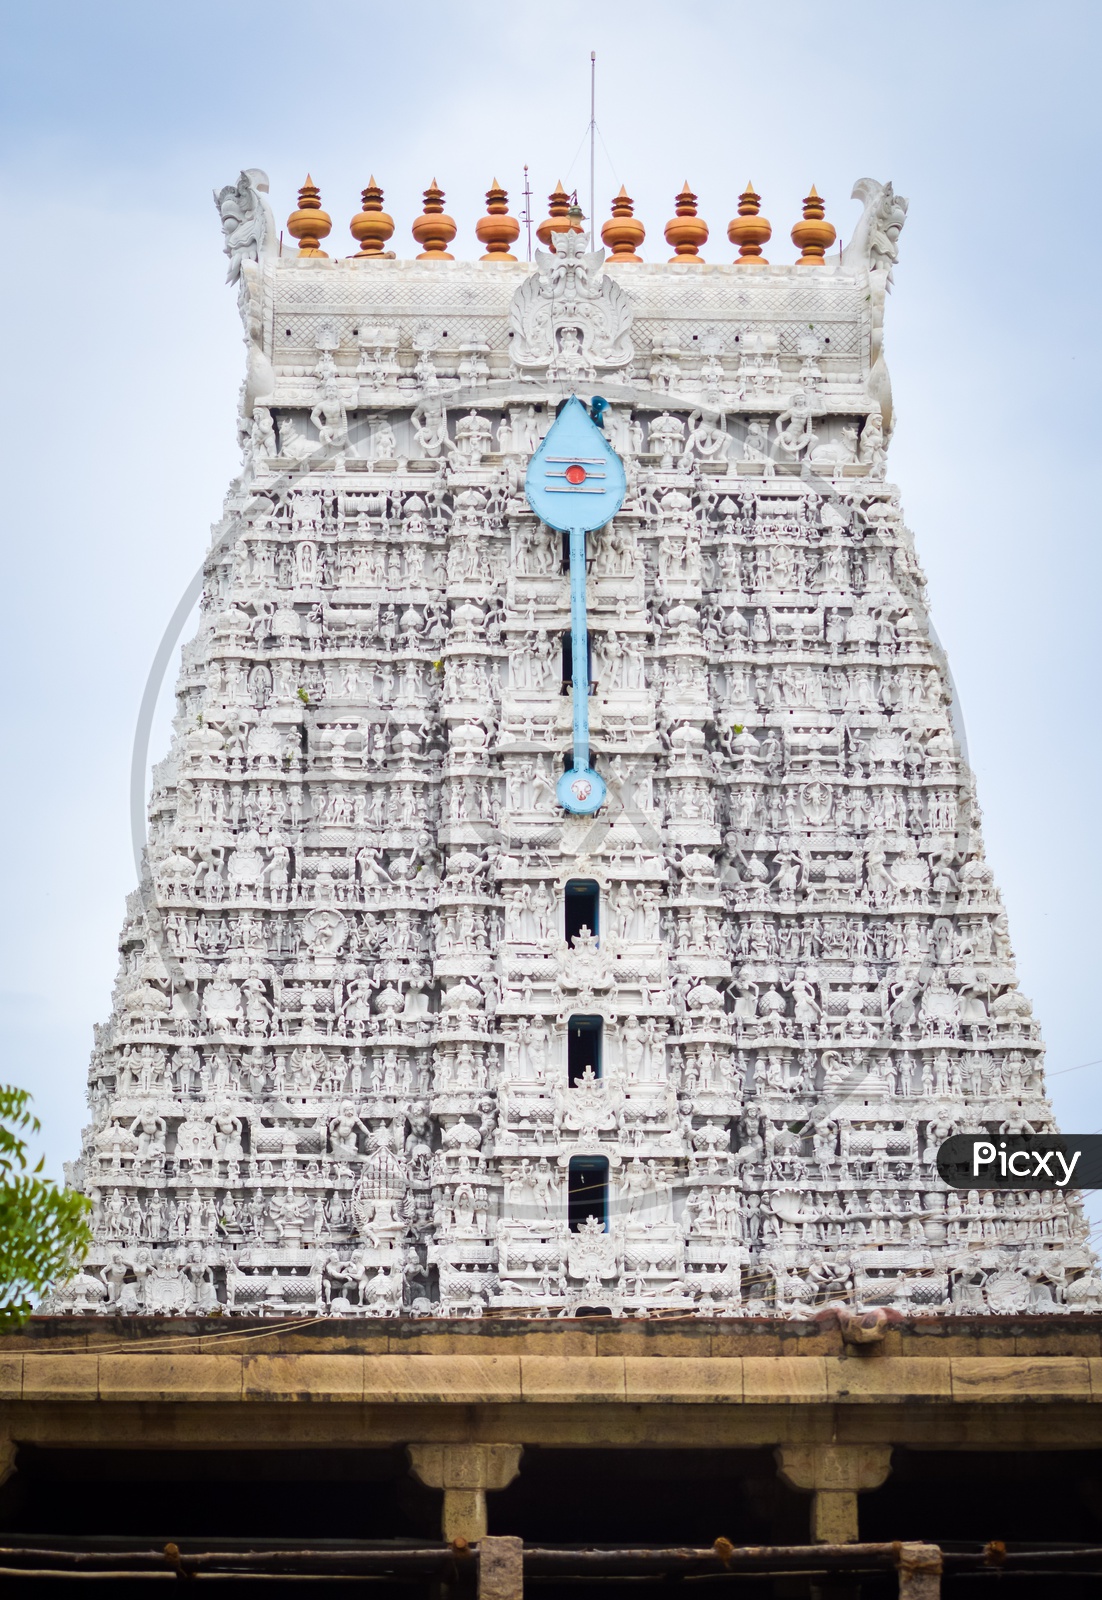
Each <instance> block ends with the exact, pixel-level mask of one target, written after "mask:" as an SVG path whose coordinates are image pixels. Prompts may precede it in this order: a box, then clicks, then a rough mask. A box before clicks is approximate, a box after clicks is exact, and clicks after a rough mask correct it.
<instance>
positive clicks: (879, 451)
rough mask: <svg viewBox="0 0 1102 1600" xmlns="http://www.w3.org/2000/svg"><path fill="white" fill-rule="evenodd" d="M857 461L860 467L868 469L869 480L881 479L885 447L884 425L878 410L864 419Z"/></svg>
mask: <svg viewBox="0 0 1102 1600" xmlns="http://www.w3.org/2000/svg"><path fill="white" fill-rule="evenodd" d="M857 459H858V461H859V462H860V463H861V465H862V466H864V467H868V469H869V477H870V478H873V479H882V478H883V476H884V472H885V468H886V459H887V446H886V443H885V440H884V424H883V421H882V419H881V416H880V412H879V410H876V411H870V413H869V415H868V416H867V417H866V418H865V425H864V427H863V428H862V429H861V440H860V444H859V445H858V450H857Z"/></svg>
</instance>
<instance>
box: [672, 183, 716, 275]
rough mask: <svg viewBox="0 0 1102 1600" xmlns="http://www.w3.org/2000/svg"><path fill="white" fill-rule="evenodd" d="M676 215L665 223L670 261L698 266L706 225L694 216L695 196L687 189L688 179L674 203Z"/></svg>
mask: <svg viewBox="0 0 1102 1600" xmlns="http://www.w3.org/2000/svg"><path fill="white" fill-rule="evenodd" d="M675 204H676V207H677V215H676V216H675V217H671V218H670V220H669V222H667V223H666V243H667V244H672V245H673V248H674V252H675V253H674V254H673V255H672V256H671V257H670V260H671V261H692V262H695V263H697V264H698V265H699V266H703V265H704V263H703V262H702V261H701V259H700V247H701V245H702V244H706V243H707V239H708V224H707V223H706V222H704V221H702V220H701V218H700V217H698V216H697V214H696V195H695V194H694V193H693V191H692V190H691V189H690V188H689V183H688V179H686V180H685V185H684V187H683V188H682V190H681V193H680V194H679V195H678V197H677V200H676V202H675Z"/></svg>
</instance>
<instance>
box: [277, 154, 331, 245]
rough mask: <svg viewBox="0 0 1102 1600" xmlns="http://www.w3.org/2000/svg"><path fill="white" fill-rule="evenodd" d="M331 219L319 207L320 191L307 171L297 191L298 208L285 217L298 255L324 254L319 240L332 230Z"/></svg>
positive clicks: (326, 212)
mask: <svg viewBox="0 0 1102 1600" xmlns="http://www.w3.org/2000/svg"><path fill="white" fill-rule="evenodd" d="M332 227H333V219H332V217H331V216H330V215H329V213H328V211H323V210H322V209H321V191H320V190H319V189H318V186H317V184H316V183H315V182H314V180H313V178H312V177H311V176H310V174H309V173H307V174H306V182H305V183H304V184H303V186H302V188H301V189H300V190H299V192H298V210H297V211H292V212H291V215H290V216H289V217H288V218H287V232H288V233H289V234H290V235H291V238H292V239H297V240H298V253H299V255H300V256H326V257H328V254H329V252H328V251H327V250H323V249H322V248H321V241H322V240H323V239H324V238H325V236H326V234H328V233H330V232H331V231H332Z"/></svg>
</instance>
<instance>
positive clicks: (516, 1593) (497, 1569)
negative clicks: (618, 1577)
mask: <svg viewBox="0 0 1102 1600" xmlns="http://www.w3.org/2000/svg"><path fill="white" fill-rule="evenodd" d="M523 1597H524V1540H523V1539H514V1538H512V1537H509V1538H501V1539H491V1538H490V1536H489V1535H487V1536H486V1537H485V1538H484V1539H480V1540H479V1542H478V1600H523ZM917 1600H925V1596H919V1597H917Z"/></svg>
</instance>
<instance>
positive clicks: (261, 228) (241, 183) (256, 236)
mask: <svg viewBox="0 0 1102 1600" xmlns="http://www.w3.org/2000/svg"><path fill="white" fill-rule="evenodd" d="M267 193H268V174H267V173H266V172H261V170H260V168H259V167H249V168H248V169H247V170H246V171H244V172H242V174H241V176H240V177H239V178H238V180H237V182H236V183H227V184H226V185H225V187H224V188H222V189H216V190H215V191H214V203H215V205H216V206H217V207H218V215H219V216H220V217H221V218H222V233H223V235H224V238H225V242H224V244H223V246H222V248H223V250H224V251H225V253H226V254H227V255H228V256H229V258H230V264H229V266H228V268H227V269H226V282H227V283H236V282H237V281H238V279H239V278H240V277H241V266H242V263H243V262H245V261H259V260H260V258H261V256H265V255H274V254H275V223H274V221H273V219H272V213H271V209H270V207H269V205H268V202H267V200H265V199H264V196H265V195H266V194H267Z"/></svg>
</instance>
